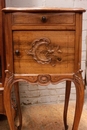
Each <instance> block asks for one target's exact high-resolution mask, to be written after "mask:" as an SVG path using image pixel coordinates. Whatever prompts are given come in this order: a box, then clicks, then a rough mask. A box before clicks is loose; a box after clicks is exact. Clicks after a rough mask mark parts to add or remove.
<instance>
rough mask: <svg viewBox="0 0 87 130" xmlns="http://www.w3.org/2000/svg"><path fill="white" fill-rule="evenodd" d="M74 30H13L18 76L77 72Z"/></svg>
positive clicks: (15, 67)
mask: <svg viewBox="0 0 87 130" xmlns="http://www.w3.org/2000/svg"><path fill="white" fill-rule="evenodd" d="M74 43H75V32H74V31H13V46H14V71H15V73H16V74H27V73H29V74H41V73H42V72H43V74H46V73H47V74H48V73H49V74H57V73H59V74H60V73H71V72H74V58H75V57H74V55H75V49H74V48H75V44H74Z"/></svg>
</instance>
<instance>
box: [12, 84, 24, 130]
mask: <svg viewBox="0 0 87 130" xmlns="http://www.w3.org/2000/svg"><path fill="white" fill-rule="evenodd" d="M14 90H15V96H16V102H17V110H18V117H19V126H18V130H21V127H22V113H21V106H20V95H19V84H18V82H17V83H15V84H14Z"/></svg>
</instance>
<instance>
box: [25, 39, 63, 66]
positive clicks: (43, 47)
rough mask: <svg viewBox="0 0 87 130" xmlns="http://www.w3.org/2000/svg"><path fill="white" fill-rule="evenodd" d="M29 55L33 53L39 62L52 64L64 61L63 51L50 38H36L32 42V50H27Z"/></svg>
mask: <svg viewBox="0 0 87 130" xmlns="http://www.w3.org/2000/svg"><path fill="white" fill-rule="evenodd" d="M26 53H27V54H28V55H32V56H33V59H35V60H36V61H37V62H38V63H41V64H51V65H52V66H55V65H56V63H60V62H62V55H61V54H62V51H61V48H60V46H59V45H53V44H51V42H50V40H49V39H48V38H40V39H36V40H34V41H33V42H32V47H31V49H30V50H26Z"/></svg>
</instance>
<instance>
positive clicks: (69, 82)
mask: <svg viewBox="0 0 87 130" xmlns="http://www.w3.org/2000/svg"><path fill="white" fill-rule="evenodd" d="M70 91H71V81H66V91H65V105H64V113H63V120H64V126H65V130H68V125H67V112H68V104H69V97H70Z"/></svg>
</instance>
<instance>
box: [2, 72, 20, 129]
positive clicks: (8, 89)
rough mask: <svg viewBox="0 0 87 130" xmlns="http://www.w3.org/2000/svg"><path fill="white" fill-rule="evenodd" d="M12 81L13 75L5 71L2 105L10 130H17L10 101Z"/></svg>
mask: <svg viewBox="0 0 87 130" xmlns="http://www.w3.org/2000/svg"><path fill="white" fill-rule="evenodd" d="M12 82H13V75H12V74H11V73H10V72H9V71H6V78H5V85H4V106H5V111H6V116H7V119H8V123H9V127H10V130H18V128H17V127H16V126H15V123H14V115H13V106H12V101H11V88H12Z"/></svg>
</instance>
